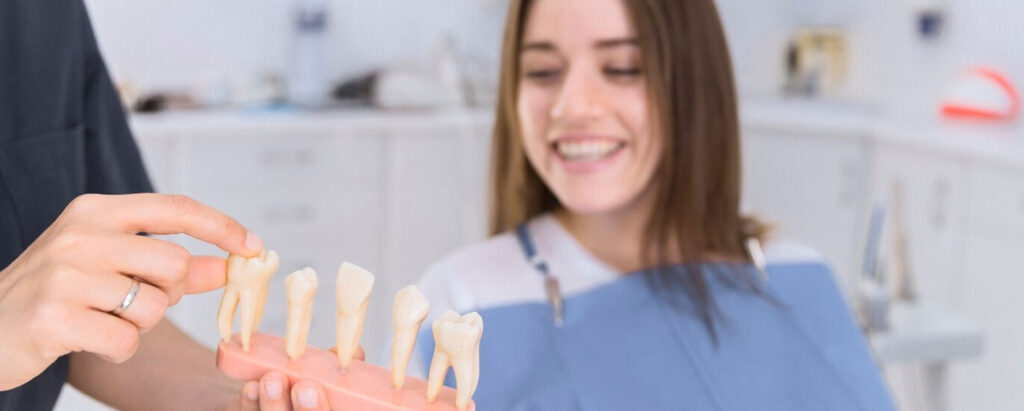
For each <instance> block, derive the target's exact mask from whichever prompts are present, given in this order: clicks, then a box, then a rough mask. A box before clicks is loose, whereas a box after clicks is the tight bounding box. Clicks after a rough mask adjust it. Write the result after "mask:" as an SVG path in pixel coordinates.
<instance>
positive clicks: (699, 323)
mask: <svg viewBox="0 0 1024 411" xmlns="http://www.w3.org/2000/svg"><path fill="white" fill-rule="evenodd" d="M506 24H507V25H506V31H505V40H504V44H503V50H502V59H503V60H502V72H501V84H500V90H499V103H498V107H497V116H496V117H497V120H496V126H495V130H494V139H493V142H492V152H491V162H492V178H491V184H492V187H491V189H492V193H491V221H490V223H491V234H492V236H493V237H492V238H491V239H489V240H487V241H485V242H483V243H481V244H476V245H472V246H469V247H466V248H465V249H463V250H460V251H458V252H456V253H454V254H452V255H450V256H448V257H447V258H445V259H442V260H441V261H440V262H438V263H436V264H435V265H433V266H432V267H431V268H430V269H428V270H427V273H426V274H425V275H424V277H423V279H422V281H421V288H422V289H423V291H424V293H425V294H426V295H427V297H428V298H429V299H430V300H431V304H432V308H433V309H434V313H435V314H433V316H435V317H436V315H437V314H436V313H439V312H442V311H444V310H445V309H449V308H450V309H454V310H456V311H459V312H468V311H478V312H479V313H480V315H481V317H482V318H483V321H484V323H486V324H487V328H488V329H487V332H486V333H484V336H483V339H482V340H481V342H480V375H479V386H478V387H477V391H476V399H475V400H476V402H477V405H478V406H479V407H480V408H481V409H516V410H519V409H522V410H532V409H558V410H561V409H566V410H570V409H572V410H574V409H587V410H604V409H607V410H622V409H644V410H648V409H650V410H662V409H680V408H686V409H701V410H703V409H729V410H733V409H735V410H745V409H779V410H804V409H808V410H810V409H813V410H819V409H829V410H847V409H849V410H854V409H864V410H885V409H891V408H892V405H891V403H890V401H889V399H888V395H887V393H886V390H885V388H884V386H882V384H881V381H880V378H879V374H878V370H877V368H876V366H875V364H874V363H873V362H872V360H871V357H870V355H869V353H868V350H867V346H866V344H865V342H864V339H863V337H862V336H861V335H860V334H859V330H858V329H857V327H856V325H855V324H854V322H853V319H852V316H851V315H850V313H849V311H848V310H847V308H846V306H845V305H844V304H843V299H842V297H841V296H840V295H839V293H838V291H837V288H836V286H835V284H834V282H833V280H832V277H831V273H830V271H829V270H828V268H827V266H826V265H825V264H823V262H821V261H818V260H817V259H815V258H813V257H811V258H808V257H807V256H809V255H814V253H813V252H808V251H806V248H802V247H800V246H795V245H785V244H780V243H771V244H769V246H768V247H767V250H766V251H767V252H766V254H767V259H766V261H767V263H763V262H762V261H763V260H761V259H760V258H755V257H754V256H760V241H761V240H762V239H763V237H764V235H765V233H766V231H767V230H766V229H765V227H764V225H763V224H762V223H760V222H758V221H757V220H755V219H752V218H748V217H744V216H742V215H741V214H740V212H739V202H740V170H739V169H740V140H739V139H740V136H739V126H738V120H737V109H736V98H735V90H734V86H733V80H732V70H731V65H730V62H729V57H728V56H729V54H728V49H727V47H726V42H725V38H724V35H723V33H722V28H721V26H720V23H719V20H718V14H717V11H716V9H715V6H714V3H713V1H712V0H687V1H676V0H513V1H512V2H511V7H510V9H509V15H508V21H507V23H506ZM755 261H756V262H757V263H756V264H755V263H754V262H755ZM429 323H430V322H429V321H428V322H427V324H429ZM418 349H419V352H420V358H421V360H422V363H421V365H420V367H421V368H423V369H426V365H427V361H429V359H430V353H431V350H432V341H431V338H430V330H429V328H427V329H424V330H422V331H421V334H420V338H419V344H418ZM459 383H460V384H464V383H465V382H463V381H459Z"/></svg>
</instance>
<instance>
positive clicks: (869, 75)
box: [86, 0, 1024, 120]
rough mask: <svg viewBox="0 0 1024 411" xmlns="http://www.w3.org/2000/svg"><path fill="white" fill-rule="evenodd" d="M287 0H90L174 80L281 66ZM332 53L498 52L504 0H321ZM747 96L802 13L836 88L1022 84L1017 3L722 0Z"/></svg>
mask: <svg viewBox="0 0 1024 411" xmlns="http://www.w3.org/2000/svg"><path fill="white" fill-rule="evenodd" d="M296 1H297V0H291V1H289V0H262V1H253V0H177V1H171V0H136V1H130V2H126V1H120V0H86V3H87V4H88V6H89V8H90V10H91V13H92V18H93V21H94V25H95V29H96V33H97V36H98V37H99V39H100V43H101V47H102V48H103V51H104V53H105V54H106V57H107V60H108V63H109V65H110V66H111V69H112V71H113V73H114V76H115V77H117V78H118V79H119V80H130V81H132V82H134V83H135V84H136V85H137V86H142V87H146V86H184V85H192V86H194V85H196V84H197V83H199V84H203V83H209V82H213V81H221V80H224V79H225V78H227V79H230V78H232V77H238V76H249V77H252V76H255V75H258V74H261V73H267V72H283V70H284V69H285V67H286V65H287V60H288V50H289V48H288V46H289V41H290V37H289V35H290V31H289V27H290V15H291V14H290V11H291V10H292V7H293V5H294V4H295V3H296ZM326 1H328V2H329V4H330V7H331V15H330V36H329V38H330V41H329V53H328V54H329V63H330V73H331V74H332V78H335V79H338V78H343V77H345V76H349V75H352V74H356V73H360V72H363V71H366V70H368V69H371V68H373V67H377V66H380V65H384V64H388V63H394V62H412V61H421V60H424V59H427V58H429V56H430V55H431V53H432V52H433V50H435V49H436V47H437V44H438V43H439V42H440V41H441V40H442V39H444V37H445V36H446V35H448V34H450V35H452V36H453V37H454V38H455V39H456V41H457V42H458V44H459V48H460V49H461V50H463V51H464V52H465V53H468V54H472V55H475V56H481V57H483V58H485V59H490V60H492V61H496V59H497V53H498V44H499V40H500V36H501V29H502V27H501V26H502V24H503V20H504V17H503V16H504V10H505V7H506V5H507V0H443V1H438V0H435V1H409V0H374V1H356V0H326ZM926 2H929V3H934V2H938V3H940V4H945V5H946V7H947V10H948V14H947V21H946V22H947V24H946V30H945V32H944V34H943V37H942V38H940V39H939V40H938V41H935V42H924V41H921V40H920V39H919V38H918V37H917V34H916V32H915V24H916V23H915V20H914V13H913V10H915V9H916V8H917V7H918V6H919V5H920V4H921V3H926ZM718 4H719V6H720V10H721V13H722V16H723V20H724V21H725V25H726V30H727V34H728V37H729V40H730V46H731V48H732V53H733V55H734V60H735V64H736V72H737V79H738V82H739V84H740V88H741V91H742V92H743V93H744V94H745V95H765V94H774V93H776V92H777V91H778V90H779V88H780V86H781V82H782V77H783V60H782V56H783V50H784V48H785V44H786V41H787V40H788V38H789V35H790V33H791V32H792V30H793V29H794V28H795V27H798V26H801V25H834V26H839V27H845V28H847V29H848V31H849V33H850V35H851V37H850V41H849V43H850V48H851V67H850V78H849V84H848V87H847V88H846V89H845V90H843V91H842V92H841V93H839V97H840V98H841V99H843V100H849V101H854V102H858V103H863V104H866V105H870V106H873V107H876V108H878V109H879V110H880V111H882V113H883V114H890V115H892V116H895V117H901V118H903V117H909V118H911V119H915V120H917V119H929V118H932V117H934V114H935V112H936V107H937V104H938V101H939V98H940V97H941V95H942V93H943V90H944V89H945V86H946V85H947V84H948V83H949V81H950V78H951V76H952V75H953V74H955V73H957V72H959V71H960V70H962V69H963V68H964V67H966V66H968V65H973V64H989V65H994V66H996V67H1000V68H1002V69H1003V70H1004V71H1006V73H1007V74H1008V75H1009V76H1010V77H1011V78H1013V79H1014V80H1015V81H1016V82H1017V83H1018V84H1024V49H1022V48H1021V47H1020V42H1019V39H1022V38H1024V25H1021V24H1015V22H1014V19H1016V18H1018V17H1019V16H1024V2H1020V1H1014V0H860V1H856V0H826V1H822V0H718Z"/></svg>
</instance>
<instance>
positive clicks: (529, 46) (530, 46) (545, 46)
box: [519, 40, 557, 53]
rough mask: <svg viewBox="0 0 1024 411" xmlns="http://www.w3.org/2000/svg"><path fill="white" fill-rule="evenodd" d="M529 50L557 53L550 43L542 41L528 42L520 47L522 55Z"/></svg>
mask: <svg viewBox="0 0 1024 411" xmlns="http://www.w3.org/2000/svg"><path fill="white" fill-rule="evenodd" d="M529 50H537V51H556V50H557V48H556V47H555V45H554V44H553V43H551V42H550V41H544V40H542V41H531V42H526V43H523V45H522V46H521V47H519V52H520V53H522V52H525V51H529Z"/></svg>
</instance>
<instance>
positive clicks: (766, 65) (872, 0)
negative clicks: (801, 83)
mask: <svg viewBox="0 0 1024 411" xmlns="http://www.w3.org/2000/svg"><path fill="white" fill-rule="evenodd" d="M922 3H939V4H945V6H946V9H947V14H946V17H947V20H946V26H945V31H944V33H943V35H942V37H940V38H939V39H937V41H922V40H921V39H920V38H919V36H918V35H917V33H916V29H915V27H916V21H915V19H914V10H916V9H917V7H918V6H919V5H920V4H922ZM718 4H719V7H720V11H721V13H722V16H723V20H724V22H725V25H726V31H727V35H728V36H729V40H730V46H731V47H732V53H733V55H734V61H735V64H736V72H737V77H738V81H739V84H740V87H741V90H742V91H743V92H744V94H747V95H763V94H773V93H776V92H777V90H779V89H780V87H781V81H782V75H783V60H782V55H783V52H782V50H784V48H785V44H786V41H787V40H788V36H789V33H790V32H791V31H792V29H793V28H794V27H798V26H801V25H832V26H839V27H844V28H846V29H848V32H849V33H850V35H851V37H850V39H849V44H850V49H851V50H850V54H851V67H850V78H849V84H848V87H847V88H846V89H845V90H843V91H842V92H841V93H840V97H841V98H844V99H848V100H852V101H856V102H859V103H864V104H867V105H870V106H873V107H875V108H877V109H878V110H879V111H880V112H881V113H882V114H885V115H887V116H891V117H896V118H901V119H908V120H911V121H927V120H930V119H933V118H934V117H935V115H936V113H937V107H938V104H939V101H940V98H941V96H942V95H943V92H944V90H945V87H946V86H947V85H948V84H949V82H950V81H951V77H952V76H953V75H955V74H956V73H958V72H960V71H961V70H963V69H964V68H965V67H968V66H971V65H976V64H984V65H991V66H994V67H997V68H1000V69H1002V70H1003V71H1004V72H1005V73H1006V74H1007V75H1008V76H1010V78H1012V79H1013V80H1014V81H1015V82H1016V83H1017V84H1018V87H1021V86H1024V48H1021V47H1020V39H1022V38H1024V25H1021V24H1019V23H1016V20H1018V19H1019V17H1020V16H1024V2H1020V1H1014V0H928V1H926V0H860V1H854V0H828V1H821V0H718Z"/></svg>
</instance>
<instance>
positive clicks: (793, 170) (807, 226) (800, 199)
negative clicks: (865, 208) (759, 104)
mask: <svg viewBox="0 0 1024 411" xmlns="http://www.w3.org/2000/svg"><path fill="white" fill-rule="evenodd" d="M743 156H744V170H743V209H744V210H745V211H748V212H752V213H754V214H755V215H758V216H761V217H762V218H764V219H766V220H768V221H769V222H773V223H777V224H778V227H779V232H778V233H777V235H776V237H778V238H784V239H787V240H792V241H797V242H800V243H803V244H805V245H808V246H810V247H813V248H815V249H817V250H818V251H819V252H821V253H822V255H823V256H824V257H825V258H826V259H827V260H828V262H829V263H830V264H831V265H832V267H833V269H834V270H835V271H836V273H837V275H838V278H837V280H838V281H839V283H840V284H841V285H842V287H843V289H844V291H848V290H850V289H851V288H850V287H851V286H852V283H851V279H852V276H851V274H852V273H854V272H855V268H857V267H859V265H860V264H859V258H858V256H857V255H855V254H854V248H855V247H854V243H855V242H854V240H855V238H858V237H859V236H861V235H862V233H861V231H863V230H861V229H859V227H857V226H856V223H857V221H858V208H857V205H858V199H859V198H860V196H861V193H862V192H863V184H864V172H863V170H864V158H865V156H864V148H863V145H862V143H861V140H860V139H857V138H847V137H832V136H824V137H822V136H809V135H799V134H783V133H780V132H774V131H759V130H746V133H745V134H744V144H743ZM847 295H849V293H847Z"/></svg>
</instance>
